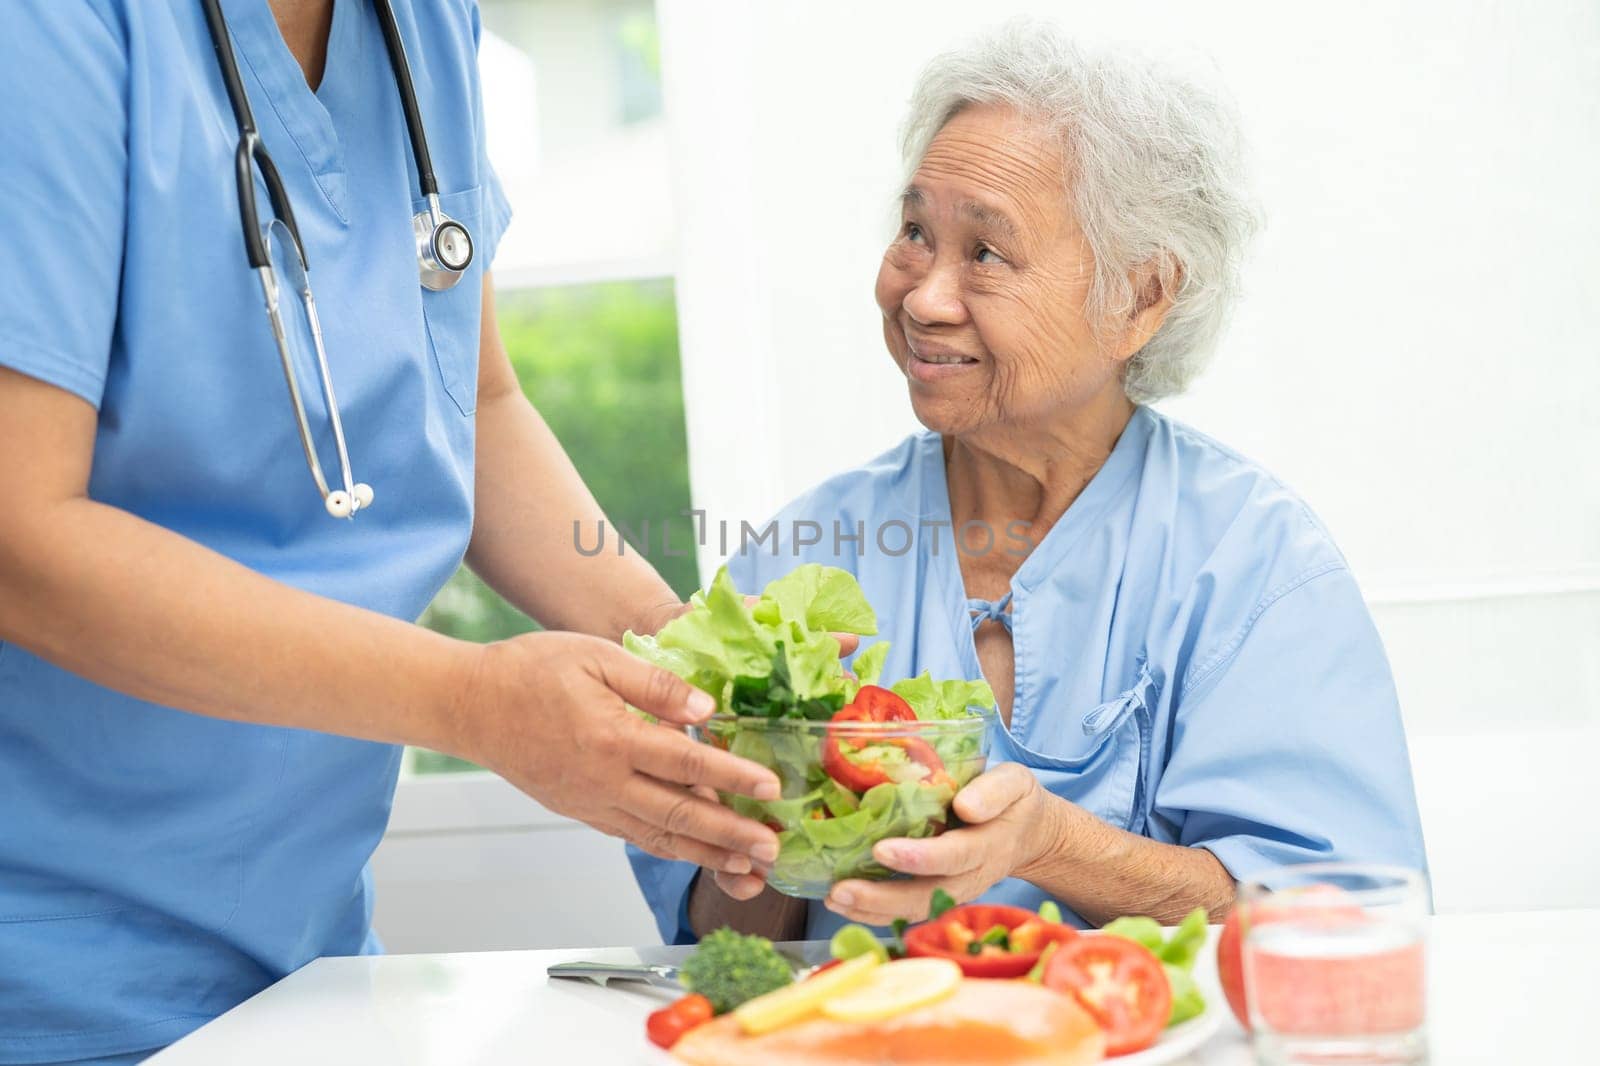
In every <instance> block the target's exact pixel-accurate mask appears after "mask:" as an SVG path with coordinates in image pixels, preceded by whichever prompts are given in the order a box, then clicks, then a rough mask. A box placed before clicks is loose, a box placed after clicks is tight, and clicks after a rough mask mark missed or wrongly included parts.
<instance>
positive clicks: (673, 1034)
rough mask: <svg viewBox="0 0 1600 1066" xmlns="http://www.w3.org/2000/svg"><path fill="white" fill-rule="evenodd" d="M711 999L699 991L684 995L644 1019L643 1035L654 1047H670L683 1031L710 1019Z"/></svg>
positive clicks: (685, 1031)
mask: <svg viewBox="0 0 1600 1066" xmlns="http://www.w3.org/2000/svg"><path fill="white" fill-rule="evenodd" d="M712 1013H713V1012H712V1009H711V1001H710V1000H709V999H707V998H706V997H705V996H702V995H700V994H699V993H694V994H692V995H687V996H684V997H683V998H682V999H680V1000H677V1001H676V1002H674V1003H673V1004H671V1005H670V1006H666V1007H662V1008H661V1009H660V1010H658V1011H655V1012H653V1013H652V1014H651V1015H650V1017H649V1018H647V1019H645V1023H644V1031H645V1035H646V1036H648V1037H649V1038H650V1042H651V1043H652V1044H654V1045H655V1046H656V1047H663V1048H670V1047H671V1046H672V1045H673V1044H676V1043H677V1042H678V1040H679V1038H680V1037H682V1036H683V1034H684V1033H687V1032H688V1031H689V1030H690V1029H693V1028H694V1027H695V1026H697V1025H702V1024H704V1023H705V1022H709V1021H710V1020H711V1015H712Z"/></svg>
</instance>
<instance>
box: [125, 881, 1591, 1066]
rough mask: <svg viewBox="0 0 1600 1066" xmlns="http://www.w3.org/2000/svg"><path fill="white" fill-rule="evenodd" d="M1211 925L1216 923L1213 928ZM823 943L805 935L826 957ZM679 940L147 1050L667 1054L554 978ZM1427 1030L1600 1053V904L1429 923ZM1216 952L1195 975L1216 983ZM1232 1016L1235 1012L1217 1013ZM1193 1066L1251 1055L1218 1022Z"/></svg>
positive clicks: (1438, 1044) (407, 971)
mask: <svg viewBox="0 0 1600 1066" xmlns="http://www.w3.org/2000/svg"><path fill="white" fill-rule="evenodd" d="M1214 935H1215V932H1214V931H1213V936H1214ZM818 947H819V946H818V945H808V946H807V950H808V951H810V952H813V953H814V952H816V951H817V949H818ZM685 950H686V949H682V948H662V947H655V948H638V949H634V948H602V949H590V950H583V949H577V950H571V951H503V952H478V953H473V954H460V955H390V956H376V957H367V958H326V959H318V960H316V961H315V962H313V963H311V964H310V965H308V966H306V967H305V968H303V969H301V970H300V971H298V972H297V973H294V974H292V975H290V976H289V977H287V978H285V979H284V980H282V981H280V982H278V983H277V984H276V985H273V986H272V987H271V988H269V989H267V990H266V991H264V992H262V993H261V994H260V995H258V996H256V997H254V998H253V999H251V1000H249V1001H248V1002H246V1003H244V1004H241V1005H240V1006H238V1007H236V1008H235V1009H233V1010H231V1011H229V1012H228V1013H227V1014H225V1015H223V1016H222V1017H221V1018H218V1019H217V1020H216V1021H214V1022H212V1023H211V1024H209V1025H207V1026H205V1027H204V1028H202V1029H200V1030H199V1031H197V1032H195V1033H194V1034H192V1035H191V1036H189V1037H188V1038H186V1039H184V1040H181V1041H179V1042H178V1043H177V1044H174V1045H173V1046H172V1047H170V1048H168V1049H167V1050H166V1051H165V1052H163V1053H162V1054H160V1055H157V1056H156V1057H155V1058H154V1059H152V1060H150V1061H151V1062H152V1063H153V1064H155V1066H216V1064H218V1063H227V1064H229V1066H255V1064H263V1066H264V1064H267V1063H272V1064H280V1063H292V1064H294V1066H319V1064H322V1063H327V1064H330V1066H332V1064H337V1066H359V1064H364V1063H386V1064H396V1066H435V1064H439V1066H445V1064H448V1066H469V1064H483V1066H491V1064H497V1063H507V1064H517V1066H527V1064H543V1063H579V1062H594V1063H622V1064H626V1063H649V1062H659V1061H660V1060H659V1059H658V1058H657V1057H656V1055H655V1054H654V1053H653V1051H652V1050H650V1049H649V1048H648V1045H646V1043H645V1041H644V1017H645V1015H646V1014H648V1013H649V1012H650V1011H651V1010H653V1009H655V1008H656V1007H657V1006H659V1005H661V1004H662V1003H664V1002H667V1001H668V1000H669V999H670V998H671V996H670V993H668V992H666V991H665V990H657V989H650V988H646V987H644V986H642V985H613V986H611V987H610V988H598V987H595V986H592V985H589V984H586V983H580V982H572V981H551V980H549V979H548V978H546V976H545V967H547V966H549V965H550V964H552V963H555V962H564V961H567V960H570V959H575V958H586V959H599V960H603V961H607V962H634V961H640V960H644V961H650V962H659V961H669V960H670V961H676V960H677V959H678V958H681V957H682V954H683V953H684V951H685ZM1430 951H1431V954H1430V957H1429V966H1430V973H1429V984H1430V988H1429V997H1430V1016H1429V1029H1430V1032H1431V1035H1432V1041H1433V1049H1434V1054H1433V1062H1434V1063H1435V1064H1436V1066H1456V1064H1458V1063H1460V1064H1468V1063H1485V1064H1491V1063H1492V1064H1494V1066H1506V1064H1510V1063H1517V1064H1519V1066H1531V1064H1536V1063H1550V1064H1561V1066H1568V1064H1573V1063H1579V1062H1593V1061H1600V1052H1597V1049H1600V996H1597V992H1596V987H1597V981H1596V975H1597V974H1600V910H1582V911H1542V912H1531V913H1519V914H1497V915H1471V916H1454V917H1442V918H1435V919H1434V920H1433V929H1432V934H1431V946H1430ZM1214 957H1215V956H1214V953H1211V952H1207V953H1206V954H1205V955H1204V956H1203V957H1202V959H1203V961H1202V964H1201V968H1200V970H1199V971H1198V972H1199V976H1200V977H1201V980H1202V981H1203V982H1205V983H1206V984H1207V986H1208V990H1209V991H1210V993H1211V994H1212V995H1213V996H1215V997H1216V999H1217V1001H1218V1002H1219V1003H1220V1002H1221V996H1220V993H1217V992H1216V991H1215V983H1214V982H1215V970H1214V964H1213V963H1212V960H1213V959H1214ZM1222 1009H1223V1010H1224V1012H1226V1007H1225V1006H1223V1008H1222ZM1185 1062H1186V1063H1187V1064H1189V1066H1248V1064H1249V1063H1251V1062H1252V1058H1251V1055H1250V1051H1249V1046H1248V1044H1247V1043H1246V1041H1245V1038H1244V1035H1243V1033H1242V1032H1241V1031H1240V1030H1239V1028H1238V1026H1237V1025H1236V1024H1235V1023H1234V1021H1233V1018H1232V1017H1231V1016H1228V1017H1227V1019H1226V1021H1225V1023H1224V1026H1223V1028H1222V1031H1221V1032H1220V1033H1219V1034H1218V1035H1217V1036H1216V1037H1215V1038H1214V1039H1213V1040H1212V1041H1211V1042H1210V1043H1208V1044H1207V1045H1206V1046H1205V1047H1203V1048H1202V1049H1200V1050H1199V1051H1198V1052H1196V1053H1195V1054H1194V1055H1192V1056H1190V1057H1189V1058H1188V1059H1186V1060H1185Z"/></svg>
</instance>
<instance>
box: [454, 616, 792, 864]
mask: <svg viewBox="0 0 1600 1066" xmlns="http://www.w3.org/2000/svg"><path fill="white" fill-rule="evenodd" d="M624 703H628V704H632V705H633V706H635V707H638V708H639V709H640V710H643V711H647V712H649V713H650V714H653V715H655V716H656V717H658V718H660V719H661V720H662V721H663V722H667V723H673V724H676V725H689V724H693V723H696V722H701V721H704V720H705V718H706V717H707V716H708V715H709V714H710V713H711V712H712V711H713V710H714V705H713V703H712V700H711V697H709V696H707V695H706V694H705V693H703V692H700V691H698V690H696V689H694V688H691V687H690V686H689V685H687V684H685V683H684V682H683V681H682V680H680V679H679V678H677V677H675V676H673V675H672V674H670V673H668V672H666V671H665V670H661V669H658V668H657V667H654V666H651V665H650V664H649V663H646V662H644V661H642V660H640V659H637V658H635V657H634V656H632V655H630V654H628V653H627V652H625V651H623V650H622V649H621V648H619V647H618V646H617V645H615V644H612V643H610V642H609V641H605V640H600V639H598V638H595V637H587V636H582V635H579V634H574V633H533V634H529V635H527V636H521V637H514V638H512V639H511V640H505V641H500V642H499V643H495V644H488V645H484V646H483V648H482V649H481V659H480V660H479V662H478V664H477V669H476V671H475V675H474V679H473V681H472V682H471V683H470V684H469V685H468V687H467V691H466V692H464V693H463V699H462V703H461V710H460V712H459V714H458V716H457V719H456V720H457V723H458V730H459V736H460V740H459V742H458V745H457V746H458V747H459V748H460V752H459V753H460V754H462V755H464V756H465V757H466V758H469V759H472V760H473V761H475V762H478V763H479V764H480V765H483V766H487V767H488V768H490V769H492V770H494V771H495V772H496V773H498V774H500V775H501V776H502V777H504V778H505V779H506V780H508V781H510V782H511V783H512V784H514V785H516V786H517V787H518V788H520V789H522V790H523V791H524V792H526V793H527V794H528V795H530V796H532V797H533V798H534V799H537V800H538V801H539V802H540V803H543V804H544V805H545V806H546V807H549V808H550V809H551V810H554V811H557V812H558V813H561V814H565V815H567V816H569V817H572V818H576V819H578V820H579V821H582V822H587V823H588V824H589V825H592V826H594V827H595V828H596V829H599V830H601V831H602V832H605V833H610V834H612V835H614V836H619V837H622V838H623V839H625V840H628V841H630V842H632V843H634V844H637V845H638V846H639V847H641V848H643V849H644V850H646V851H648V852H650V853H651V854H653V855H659V856H661V857H662V858H668V859H686V860H688V861H689V862H693V863H698V864H699V865H701V866H705V867H708V868H710V869H713V870H721V871H726V872H728V873H731V874H735V875H747V874H749V873H750V870H751V860H752V859H754V860H757V861H759V862H763V863H770V862H771V861H772V860H774V859H775V858H777V855H778V838H777V836H776V835H775V834H774V833H773V832H772V830H770V829H768V828H767V827H766V826H764V825H762V824H761V823H759V822H756V821H753V820H751V819H748V818H742V817H740V816H738V815H736V814H734V813H733V812H732V811H730V810H728V809H727V808H725V807H723V806H721V805H720V804H719V803H717V801H716V799H715V798H714V796H713V797H712V798H709V799H708V798H706V796H705V794H704V793H702V794H700V795H696V794H695V793H694V792H693V791H691V788H692V787H693V786H697V785H698V786H701V787H702V789H705V788H709V789H720V790H722V791H726V792H735V793H739V794H740V795H745V796H751V797H753V798H755V799H776V798H777V797H778V779H777V777H776V776H775V775H774V774H773V773H772V771H770V770H768V769H767V768H765V767H763V766H758V765H757V764H755V763H753V762H749V761H748V760H745V759H741V758H738V757H737V756H734V755H730V754H728V753H727V752H725V751H719V750H717V749H716V748H713V747H711V746H710V745H709V744H698V743H696V742H695V741H693V740H690V739H689V738H688V737H687V736H685V735H684V734H683V733H682V732H681V731H679V730H676V729H666V728H662V727H661V726H657V725H651V724H650V723H648V722H645V721H643V720H642V719H640V718H639V717H638V716H636V715H634V714H632V713H630V712H629V711H628V709H627V707H626V706H624Z"/></svg>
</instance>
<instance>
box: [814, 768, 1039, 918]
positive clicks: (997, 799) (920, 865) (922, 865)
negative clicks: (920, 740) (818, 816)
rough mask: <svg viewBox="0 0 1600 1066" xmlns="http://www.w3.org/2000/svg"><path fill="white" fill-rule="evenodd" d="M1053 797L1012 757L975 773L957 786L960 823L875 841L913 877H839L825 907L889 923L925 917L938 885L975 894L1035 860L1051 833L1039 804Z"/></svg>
mask: <svg viewBox="0 0 1600 1066" xmlns="http://www.w3.org/2000/svg"><path fill="white" fill-rule="evenodd" d="M1052 800H1053V797H1051V796H1050V794H1049V793H1048V792H1046V791H1045V790H1044V789H1043V788H1041V787H1040V786H1039V782H1038V779H1037V778H1035V777H1034V776H1033V774H1032V773H1031V772H1030V771H1029V770H1028V769H1027V768H1026V767H1023V766H1019V765H1018V764H1016V763H1004V764H1002V765H1000V766H997V767H995V768H994V769H993V770H990V771H988V772H987V773H984V774H980V775H979V776H978V777H976V778H974V779H973V780H972V782H971V783H969V784H968V785H967V787H966V788H963V789H962V790H961V791H960V792H958V793H957V794H956V798H955V804H954V807H955V812H956V814H958V815H959V816H960V817H961V820H962V821H963V822H966V823H967V825H966V826H965V827H963V828H961V829H952V830H951V831H950V832H948V833H944V834H941V835H940V836H936V837H929V838H926V839H923V840H908V839H904V838H900V839H894V840H881V841H879V842H878V844H877V846H875V847H874V848H873V849H872V855H873V858H875V859H877V860H878V861H879V862H881V863H883V865H885V866H887V867H888V868H889V869H891V870H898V871H899V872H901V873H906V874H910V875H911V877H910V879H908V880H904V881H840V882H839V883H838V884H836V885H834V886H833V890H832V891H831V892H830V893H829V894H828V899H827V904H828V909H829V910H833V911H837V912H838V913H840V914H842V915H844V916H845V917H847V918H850V919H851V920H853V921H858V922H865V923H866V924H868V925H887V924H889V923H890V922H892V921H894V919H896V918H907V919H910V920H912V921H920V920H922V919H923V918H926V917H927V916H928V904H929V902H930V901H931V898H932V896H933V890H934V889H936V888H942V889H944V890H945V891H946V892H948V893H950V895H951V896H952V897H953V898H954V899H955V900H956V902H958V903H965V902H966V901H967V900H971V899H976V898H977V897H978V896H980V895H982V894H983V893H984V892H986V891H988V890H989V889H990V888H992V887H993V886H994V885H995V884H996V883H998V882H1000V881H1003V880H1004V879H1005V878H1007V877H1012V876H1021V875H1023V874H1024V873H1025V872H1026V871H1027V870H1028V868H1029V867H1031V866H1032V865H1033V864H1034V863H1036V862H1038V860H1039V858H1040V854H1041V852H1042V851H1043V850H1044V848H1045V846H1046V844H1047V841H1048V840H1049V836H1048V834H1045V833H1042V832H1040V831H1039V830H1040V824H1041V821H1042V815H1043V814H1044V811H1043V809H1042V808H1043V807H1044V805H1045V804H1047V803H1050V802H1052Z"/></svg>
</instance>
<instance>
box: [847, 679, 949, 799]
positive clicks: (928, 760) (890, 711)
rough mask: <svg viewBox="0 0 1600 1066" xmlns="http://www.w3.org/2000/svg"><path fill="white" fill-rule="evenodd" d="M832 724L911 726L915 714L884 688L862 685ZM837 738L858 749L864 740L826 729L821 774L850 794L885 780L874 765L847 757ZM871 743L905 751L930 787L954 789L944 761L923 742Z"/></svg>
mask: <svg viewBox="0 0 1600 1066" xmlns="http://www.w3.org/2000/svg"><path fill="white" fill-rule="evenodd" d="M832 720H833V721H834V722H838V723H846V722H914V721H916V720H917V712H915V711H913V710H912V709H911V705H910V704H909V703H907V702H906V701H905V700H903V699H901V698H900V697H899V696H898V695H896V694H895V693H893V692H891V691H890V690H888V689H886V688H879V687H878V686H877V685H862V686H861V691H859V692H857V693H856V698H855V699H854V700H852V701H850V703H849V704H848V705H846V706H844V707H841V708H839V711H838V713H836V714H835V715H834V716H833V719H832ZM841 736H842V739H843V740H844V741H845V742H847V743H850V744H852V745H859V744H860V743H861V740H862V739H864V738H863V737H862V736H861V735H860V734H857V735H855V736H852V735H851V734H850V732H849V730H848V728H832V727H830V728H829V729H828V735H827V738H826V739H825V740H824V741H823V743H822V769H823V772H824V773H826V774H827V775H828V776H829V777H831V778H833V779H834V780H835V781H837V782H838V783H839V784H841V785H843V786H844V787H845V788H848V789H849V790H850V791H852V792H865V791H867V790H868V789H870V788H873V787H874V786H877V785H881V784H883V783H885V782H886V781H888V780H889V775H888V773H887V772H886V771H885V770H884V769H883V767H882V766H880V765H878V763H877V762H875V761H867V762H857V761H856V760H854V759H851V758H850V757H849V756H847V755H846V754H845V753H844V750H843V749H842V748H841V747H840V746H839V744H840V740H841ZM873 742H874V743H878V744H888V745H893V746H895V747H897V748H900V749H902V750H903V751H905V753H906V754H907V755H908V756H909V757H910V759H911V761H912V762H914V763H918V764H920V765H922V766H924V767H926V768H927V770H928V775H927V778H926V780H927V781H928V782H929V783H930V784H948V785H950V786H951V788H954V787H955V782H954V781H953V780H952V779H951V777H950V775H949V774H947V773H946V772H945V769H944V761H943V760H942V759H940V758H939V755H938V753H937V752H935V751H934V750H933V746H932V745H930V744H929V743H928V742H927V741H925V740H922V739H921V738H919V737H883V738H882V739H881V740H874V741H873Z"/></svg>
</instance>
